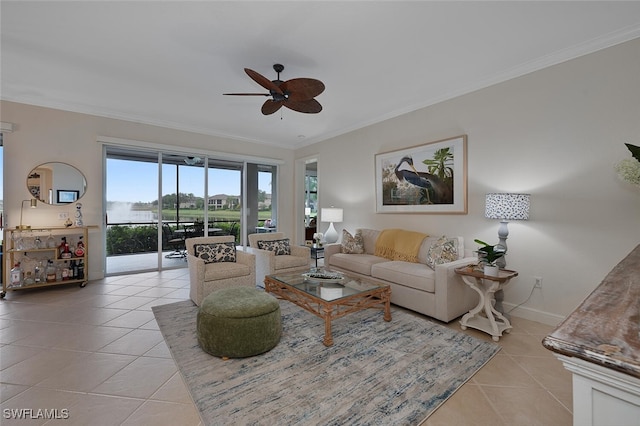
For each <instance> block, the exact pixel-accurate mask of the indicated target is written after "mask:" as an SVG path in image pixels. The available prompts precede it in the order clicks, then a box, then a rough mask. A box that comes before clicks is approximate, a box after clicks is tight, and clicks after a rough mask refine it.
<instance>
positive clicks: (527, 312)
mask: <svg viewBox="0 0 640 426" xmlns="http://www.w3.org/2000/svg"><path fill="white" fill-rule="evenodd" d="M502 305H503V306H504V310H505V312H508V313H509V315H513V316H514V317H518V318H524V319H527V320H530V321H536V322H540V323H542V324H547V325H554V326H555V325H558V324H560V322H561V321H562V320H563V319H564V318H565V317H563V316H561V315H557V314H552V313H549V312H545V311H540V310H537V309H531V308H527V307H526V306H520V307H518V308H515V309H514V307H515V306H517V305H514V304H511V303H506V302H502ZM511 309H513V311H512V310H511Z"/></svg>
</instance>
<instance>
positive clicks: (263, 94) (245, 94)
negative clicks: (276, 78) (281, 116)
mask: <svg viewBox="0 0 640 426" xmlns="http://www.w3.org/2000/svg"><path fill="white" fill-rule="evenodd" d="M223 95H225V96H271V94H269V93H223Z"/></svg>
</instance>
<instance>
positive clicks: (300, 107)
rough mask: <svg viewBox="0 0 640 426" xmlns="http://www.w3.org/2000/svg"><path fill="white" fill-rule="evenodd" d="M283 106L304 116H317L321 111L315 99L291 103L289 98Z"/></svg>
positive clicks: (320, 106)
mask: <svg viewBox="0 0 640 426" xmlns="http://www.w3.org/2000/svg"><path fill="white" fill-rule="evenodd" d="M284 106H286V107H287V108H289V109H292V110H294V111H298V112H304V113H305V114H317V113H319V112H320V111H322V105H320V102H318V101H316V100H315V99H307V100H306V101H292V100H291V98H289V99H287V100H286V101H284Z"/></svg>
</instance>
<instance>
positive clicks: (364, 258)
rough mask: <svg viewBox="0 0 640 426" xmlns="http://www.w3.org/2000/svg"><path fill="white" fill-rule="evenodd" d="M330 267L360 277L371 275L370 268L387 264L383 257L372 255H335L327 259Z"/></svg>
mask: <svg viewBox="0 0 640 426" xmlns="http://www.w3.org/2000/svg"><path fill="white" fill-rule="evenodd" d="M329 262H330V265H329V266H336V267H338V268H342V269H345V270H347V271H352V272H357V273H358V274H362V275H371V266H372V265H375V264H376V263H380V262H388V260H387V259H385V258H383V257H377V256H374V255H372V254H346V253H336V254H334V255H332V256H331V257H330V258H329Z"/></svg>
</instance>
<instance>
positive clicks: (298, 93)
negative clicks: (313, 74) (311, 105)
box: [280, 78, 324, 101]
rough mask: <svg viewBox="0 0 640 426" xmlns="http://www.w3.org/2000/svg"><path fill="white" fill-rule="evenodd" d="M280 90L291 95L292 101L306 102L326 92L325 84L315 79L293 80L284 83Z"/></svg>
mask: <svg viewBox="0 0 640 426" xmlns="http://www.w3.org/2000/svg"><path fill="white" fill-rule="evenodd" d="M280 88H281V89H282V90H284V91H285V92H288V93H289V96H288V98H289V99H290V100H294V101H306V100H308V99H313V98H315V97H316V96H318V95H319V94H320V93H322V92H324V83H323V82H321V81H320V80H316V79H314V78H293V79H291V80H287V81H285V82H284V83H282V84H281V85H280Z"/></svg>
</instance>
